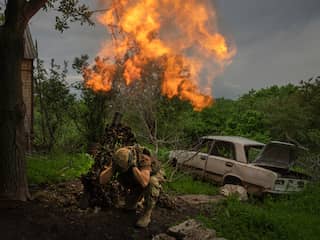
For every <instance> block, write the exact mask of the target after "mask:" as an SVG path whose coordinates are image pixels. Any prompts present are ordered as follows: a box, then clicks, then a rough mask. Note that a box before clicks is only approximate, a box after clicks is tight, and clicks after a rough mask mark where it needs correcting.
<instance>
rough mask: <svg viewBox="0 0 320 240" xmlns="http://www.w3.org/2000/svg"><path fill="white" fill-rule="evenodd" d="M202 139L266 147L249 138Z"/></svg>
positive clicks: (209, 137)
mask: <svg viewBox="0 0 320 240" xmlns="http://www.w3.org/2000/svg"><path fill="white" fill-rule="evenodd" d="M202 139H210V140H219V141H225V142H233V143H238V144H240V145H244V146H247V145H250V146H251V145H255V146H264V145H265V144H263V143H261V142H257V141H254V140H251V139H248V138H244V137H238V136H204V137H202Z"/></svg>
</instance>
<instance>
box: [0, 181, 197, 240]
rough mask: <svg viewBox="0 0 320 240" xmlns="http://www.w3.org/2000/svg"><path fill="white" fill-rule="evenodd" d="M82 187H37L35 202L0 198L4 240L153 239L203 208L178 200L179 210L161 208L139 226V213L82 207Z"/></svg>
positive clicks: (0, 220) (62, 185)
mask: <svg viewBox="0 0 320 240" xmlns="http://www.w3.org/2000/svg"><path fill="white" fill-rule="evenodd" d="M79 188H80V189H81V185H80V183H79V182H77V181H75V182H69V183H65V184H58V185H51V186H45V187H42V188H41V189H34V193H35V197H36V199H35V200H33V201H29V202H25V203H22V202H6V201H0V229H1V233H0V234H1V235H0V239H2V240H5V239H24V240H28V239H76V240H79V239H101V240H102V239H151V238H152V236H154V235H156V234H158V233H161V232H165V231H166V230H167V228H168V227H169V226H172V225H174V224H176V223H179V222H181V221H184V220H186V219H188V218H190V217H194V216H196V215H198V213H199V211H200V209H199V206H197V205H189V204H187V203H186V202H185V201H183V200H182V199H178V200H177V205H178V207H177V208H176V209H174V210H170V209H166V208H160V207H157V208H156V209H155V210H154V214H153V218H152V222H151V224H150V226H149V227H148V228H147V229H138V228H135V227H134V223H135V221H136V220H137V218H138V215H137V214H136V213H135V212H127V211H124V210H122V209H116V208H111V209H106V210H102V211H98V212H94V211H92V210H90V211H81V210H79V209H78V208H77V197H78V194H79V192H80V189H79ZM39 190H40V191H39Z"/></svg>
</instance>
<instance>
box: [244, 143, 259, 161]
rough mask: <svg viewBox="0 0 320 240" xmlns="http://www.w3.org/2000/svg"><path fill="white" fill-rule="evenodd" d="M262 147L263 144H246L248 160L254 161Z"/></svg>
mask: <svg viewBox="0 0 320 240" xmlns="http://www.w3.org/2000/svg"><path fill="white" fill-rule="evenodd" d="M262 148H263V146H256V145H252V146H245V152H246V158H247V162H248V163H252V162H253V161H254V160H255V159H256V158H257V156H258V155H259V153H260V152H261V150H262Z"/></svg>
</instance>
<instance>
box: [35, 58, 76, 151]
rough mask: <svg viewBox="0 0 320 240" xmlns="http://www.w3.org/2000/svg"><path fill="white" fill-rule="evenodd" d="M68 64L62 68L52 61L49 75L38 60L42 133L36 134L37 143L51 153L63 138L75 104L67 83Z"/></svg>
mask: <svg viewBox="0 0 320 240" xmlns="http://www.w3.org/2000/svg"><path fill="white" fill-rule="evenodd" d="M67 71H68V69H67V63H66V62H65V63H64V67H63V68H61V66H60V65H57V64H56V63H55V62H54V60H53V59H52V60H51V65H50V69H49V73H47V71H46V70H45V69H44V68H43V62H42V61H41V60H37V68H36V72H35V83H36V84H35V86H36V87H35V94H36V108H38V109H39V112H40V119H39V121H40V124H39V125H40V126H41V127H40V131H39V132H38V134H36V137H38V139H37V140H38V141H37V143H38V144H40V145H42V146H43V147H45V148H46V149H47V150H48V151H51V150H52V149H53V147H54V145H55V144H56V143H57V140H58V138H59V137H61V133H62V129H63V126H64V124H65V123H66V122H67V121H68V116H69V113H70V111H71V109H72V106H74V104H75V97H74V95H72V94H71V93H70V89H69V86H68V85H67V82H66V77H67Z"/></svg>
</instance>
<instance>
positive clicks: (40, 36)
mask: <svg viewBox="0 0 320 240" xmlns="http://www.w3.org/2000/svg"><path fill="white" fill-rule="evenodd" d="M92 2H93V1H92ZM216 6H217V9H218V13H219V26H220V29H221V31H222V32H223V33H225V34H227V35H228V36H230V37H232V39H233V40H234V41H235V43H236V46H237V50H238V52H237V55H236V56H235V58H234V59H233V62H232V64H231V65H230V66H228V67H227V68H226V69H225V72H224V73H223V74H222V75H221V76H220V77H218V78H217V79H216V80H215V83H214V90H213V92H214V96H215V97H226V98H235V97H238V96H239V95H241V94H242V93H244V92H247V91H248V90H249V89H252V88H254V89H259V88H263V87H267V86H270V85H274V84H280V85H283V84H287V83H289V82H291V83H298V82H299V81H300V80H302V79H307V78H310V77H312V76H314V75H317V74H320V46H319V45H320V0H219V1H216ZM54 18H55V13H53V12H51V13H44V12H39V13H38V14H37V15H36V16H35V17H34V18H33V19H32V20H31V24H30V25H31V31H32V34H33V38H34V39H37V41H38V49H39V56H40V58H42V59H44V60H45V61H47V62H49V60H50V59H51V58H55V59H56V60H57V61H58V62H60V63H62V61H63V60H67V61H69V62H72V60H73V59H74V57H77V56H80V55H81V54H89V55H90V56H91V57H94V56H95V55H96V53H97V52H98V50H99V47H100V45H101V43H102V40H103V39H104V38H105V37H106V36H107V33H106V31H105V30H104V29H103V28H102V27H100V26H99V25H96V26H94V27H87V26H85V27H81V26H79V25H78V24H72V25H71V29H70V30H67V31H66V32H65V33H63V34H60V33H59V32H57V31H54V30H53V29H54V26H53V25H54ZM69 78H70V79H76V78H79V77H78V76H75V75H74V74H73V73H70V76H69Z"/></svg>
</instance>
